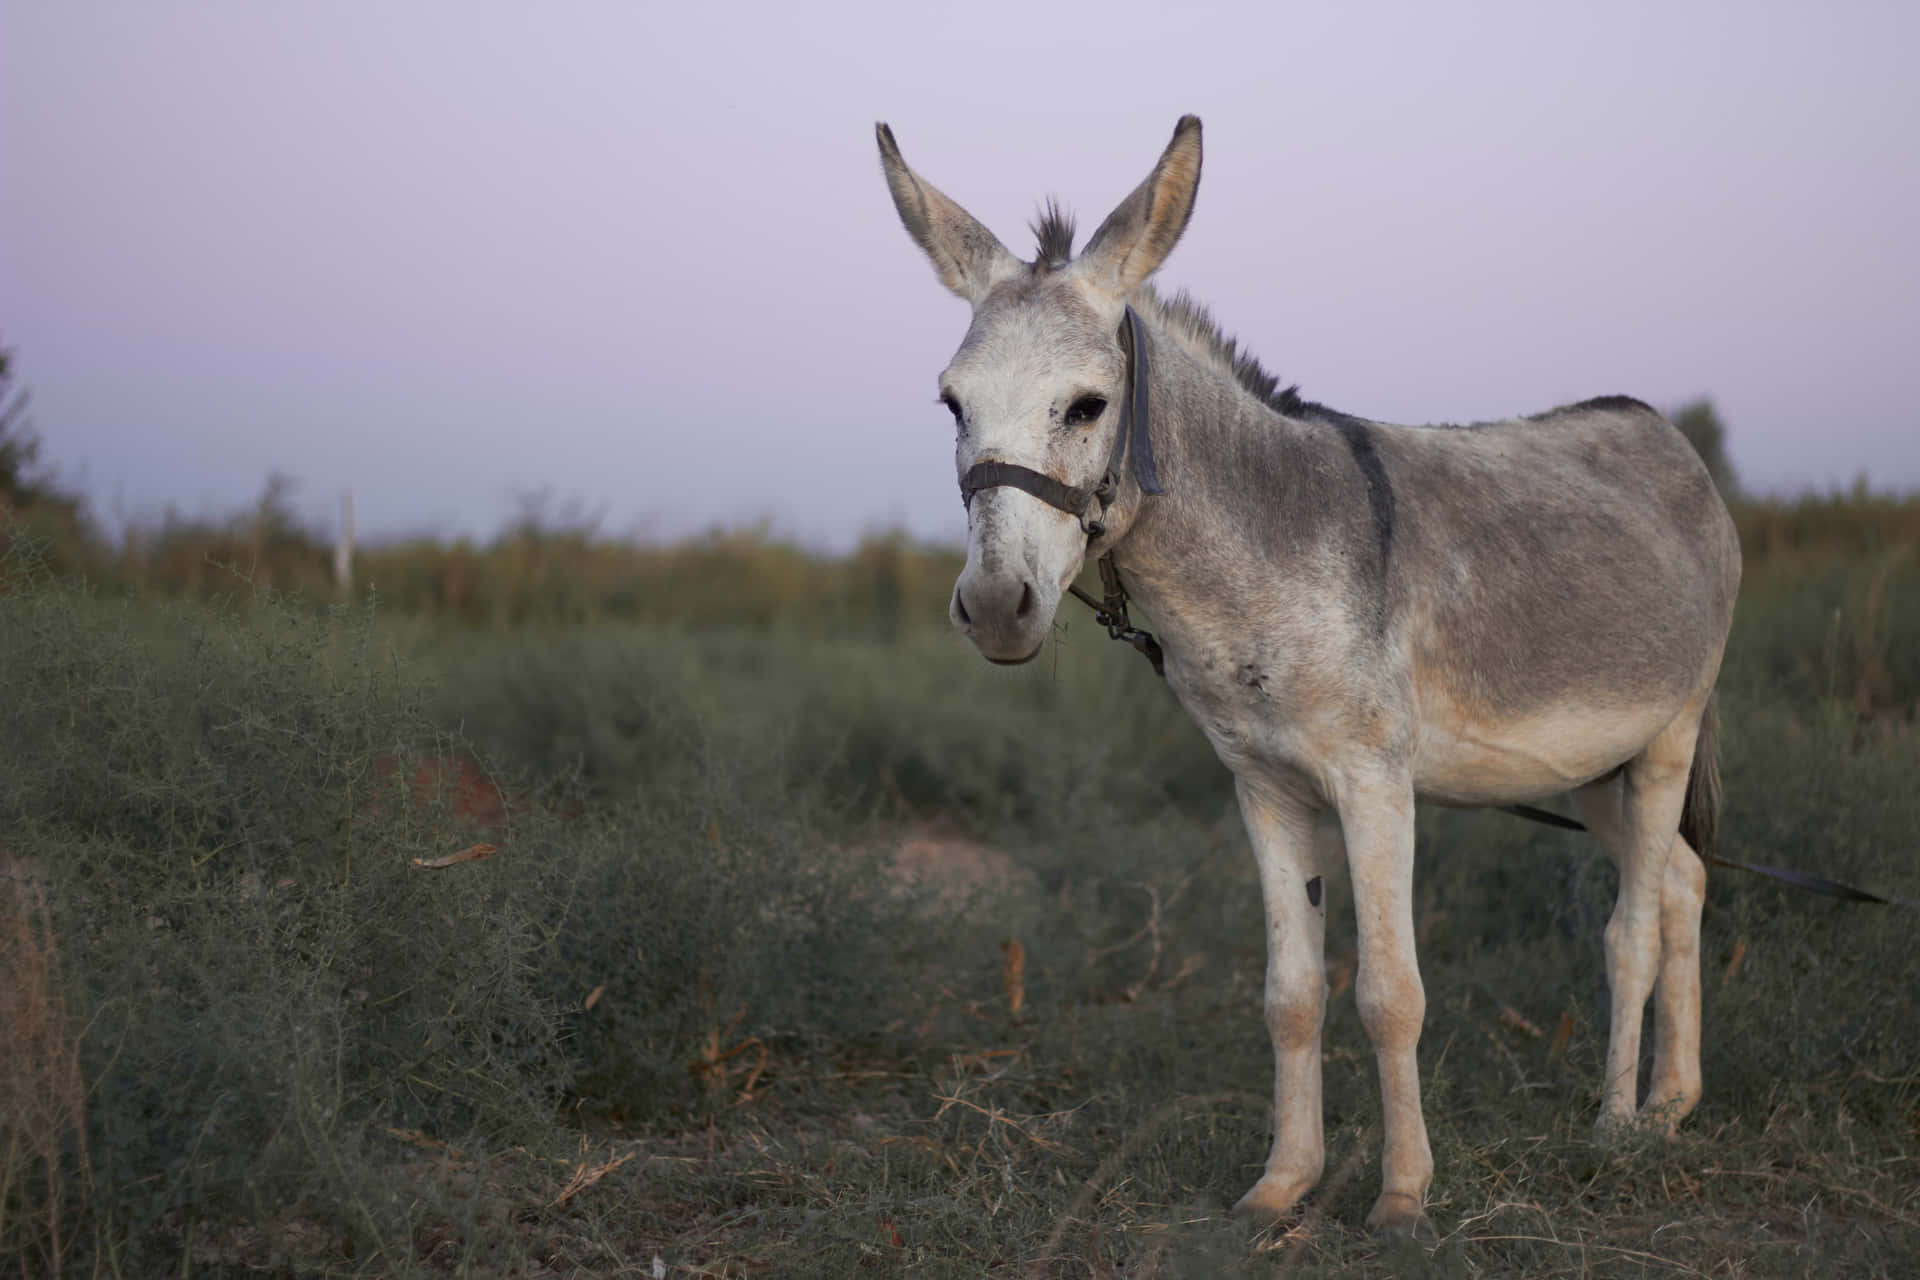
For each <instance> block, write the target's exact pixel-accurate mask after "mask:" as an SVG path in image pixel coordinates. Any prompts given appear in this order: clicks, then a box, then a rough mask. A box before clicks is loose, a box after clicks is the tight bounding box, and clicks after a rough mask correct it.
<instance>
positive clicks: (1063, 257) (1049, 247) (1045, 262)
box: [1033, 196, 1073, 271]
mask: <svg viewBox="0 0 1920 1280" xmlns="http://www.w3.org/2000/svg"><path fill="white" fill-rule="evenodd" d="M1033 234H1034V238H1035V239H1037V240H1038V241H1039V242H1040V255H1039V257H1037V258H1035V259H1034V261H1033V265H1034V267H1035V268H1036V269H1040V270H1047V271H1053V270H1057V269H1059V268H1061V267H1064V266H1066V265H1067V263H1069V262H1071V261H1073V215H1072V214H1071V213H1068V212H1067V211H1066V210H1065V209H1063V208H1061V207H1060V203H1059V202H1058V201H1057V200H1055V199H1054V198H1053V197H1052V196H1048V197H1047V203H1046V206H1045V207H1044V208H1042V209H1041V210H1040V216H1039V217H1038V218H1036V219H1035V220H1034V222H1033Z"/></svg>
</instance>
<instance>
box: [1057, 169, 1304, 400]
mask: <svg viewBox="0 0 1920 1280" xmlns="http://www.w3.org/2000/svg"><path fill="white" fill-rule="evenodd" d="M1032 228H1033V235H1034V239H1035V240H1036V241H1037V242H1038V253H1037V255H1036V256H1035V258H1034V260H1033V269H1034V271H1035V272H1047V271H1055V270H1058V269H1059V268H1061V267H1064V266H1066V265H1067V263H1069V262H1071V261H1072V260H1073V234H1074V223H1073V215H1072V214H1071V213H1069V212H1067V210H1065V209H1063V208H1062V207H1061V206H1060V203H1059V201H1057V200H1055V199H1053V198H1052V197H1051V196H1049V197H1048V198H1047V202H1046V204H1044V205H1043V206H1041V209H1040V214H1039V216H1038V217H1036V218H1035V219H1034V221H1033V223H1032ZM1134 296H1135V298H1136V299H1137V300H1138V301H1141V302H1144V303H1145V304H1146V308H1147V310H1148V312H1150V313H1151V314H1152V316H1153V318H1154V319H1156V320H1158V321H1159V322H1160V323H1161V324H1162V325H1164V326H1166V328H1167V329H1168V331H1169V332H1171V333H1172V335H1173V337H1174V338H1175V340H1177V341H1178V342H1179V343H1180V345H1181V346H1183V347H1185V348H1186V349H1187V350H1188V351H1190V352H1192V353H1193V354H1194V355H1197V356H1199V357H1201V358H1202V359H1204V360H1207V361H1209V362H1210V363H1212V364H1214V365H1215V366H1217V367H1218V368H1220V369H1222V370H1224V371H1225V372H1227V373H1230V374H1232V375H1233V378H1234V380H1235V381H1236V382H1238V383H1239V384H1240V385H1241V386H1242V387H1245V388H1246V389H1247V390H1248V391H1249V392H1251V393H1252V394H1253V395H1254V397H1255V398H1256V399H1258V400H1259V401H1260V402H1261V403H1262V404H1264V405H1266V406H1267V407H1268V408H1270V409H1273V410H1276V411H1278V412H1280V413H1284V414H1286V415H1287V416H1288V417H1291V418H1300V417H1308V416H1318V417H1336V416H1339V415H1338V414H1337V413H1336V412H1335V411H1334V410H1332V409H1329V408H1327V407H1326V406H1325V405H1322V404H1315V403H1314V402H1313V401H1311V400H1307V399H1304V398H1303V397H1302V396H1301V395H1300V386H1299V384H1298V383H1295V384H1293V385H1291V386H1284V387H1283V386H1281V385H1280V379H1279V378H1278V377H1276V376H1275V375H1273V374H1271V373H1268V372H1267V369H1266V366H1265V365H1263V364H1261V363H1260V360H1259V358H1258V357H1256V356H1255V355H1254V354H1253V352H1251V351H1242V350H1241V349H1240V342H1239V340H1238V339H1236V338H1235V337H1233V336H1232V335H1231V334H1228V333H1224V332H1222V331H1221V328H1220V325H1219V322H1218V321H1216V320H1215V319H1214V318H1213V313H1212V312H1210V311H1208V310H1207V308H1206V305H1205V304H1204V303H1202V302H1200V301H1199V300H1197V299H1196V298H1194V297H1193V295H1191V294H1189V293H1188V292H1187V291H1186V290H1185V289H1178V290H1175V291H1174V294H1173V296H1172V297H1170V298H1162V297H1161V296H1160V295H1159V294H1158V293H1156V292H1155V291H1154V289H1153V286H1152V285H1142V286H1141V287H1140V288H1139V290H1138V291H1137V292H1136V293H1135V295H1134Z"/></svg>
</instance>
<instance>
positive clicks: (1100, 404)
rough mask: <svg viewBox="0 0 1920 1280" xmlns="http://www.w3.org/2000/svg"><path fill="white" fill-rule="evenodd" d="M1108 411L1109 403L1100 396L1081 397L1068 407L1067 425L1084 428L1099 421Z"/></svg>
mask: <svg viewBox="0 0 1920 1280" xmlns="http://www.w3.org/2000/svg"><path fill="white" fill-rule="evenodd" d="M1106 410H1107V402H1106V401H1105V400H1103V399H1101V398H1100V397H1099V396H1081V397H1080V398H1079V399H1078V400H1075V401H1074V402H1073V403H1072V404H1070V405H1068V406H1067V425H1068V426H1070V427H1084V426H1086V425H1087V424H1088V423H1089V422H1095V421H1098V420H1099V417H1100V415H1101V414H1103V413H1105V412H1106Z"/></svg>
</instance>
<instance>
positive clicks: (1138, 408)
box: [960, 306, 1166, 676]
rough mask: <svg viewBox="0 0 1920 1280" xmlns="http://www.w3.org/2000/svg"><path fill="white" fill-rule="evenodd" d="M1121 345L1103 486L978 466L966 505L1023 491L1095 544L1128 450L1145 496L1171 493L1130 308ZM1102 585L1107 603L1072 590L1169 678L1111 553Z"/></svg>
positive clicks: (968, 481)
mask: <svg viewBox="0 0 1920 1280" xmlns="http://www.w3.org/2000/svg"><path fill="white" fill-rule="evenodd" d="M1120 345H1121V347H1122V348H1123V349H1125V351H1126V353H1127V392H1126V395H1125V396H1124V397H1122V399H1121V402H1120V426H1119V429H1118V430H1116V431H1115V432H1114V434H1113V450H1112V452H1111V453H1110V454H1109V455H1108V457H1107V469H1106V471H1105V472H1104V473H1103V474H1102V475H1101V477H1100V482H1099V483H1098V484H1096V485H1094V486H1093V487H1092V488H1081V487H1078V486H1075V485H1070V484H1066V483H1065V482H1063V481H1060V480H1055V479H1054V478H1053V477H1052V476H1050V475H1046V474H1044V473H1042V472H1039V471H1035V470H1034V469H1033V468H1031V467H1023V466H1020V465H1019V464H1018V463H1013V462H976V463H974V464H973V466H971V467H969V468H968V469H967V474H966V475H965V476H964V477H963V478H962V479H961V481H960V501H961V504H962V505H963V506H967V507H971V506H972V505H973V495H974V494H976V493H979V492H980V491H981V490H982V489H1002V488H1005V489H1019V490H1022V491H1024V492H1026V493H1030V494H1032V495H1033V496H1034V497H1036V498H1038V499H1040V501H1042V502H1044V503H1046V504H1047V505H1048V506H1050V507H1053V508H1054V509H1055V510H1058V511H1064V512H1066V513H1067V514H1068V515H1070V516H1072V517H1073V518H1074V519H1076V520H1078V521H1079V522H1080V528H1081V530H1082V531H1083V532H1084V533H1085V534H1086V535H1087V543H1088V545H1089V546H1091V545H1092V543H1093V540H1094V539H1095V538H1098V537H1101V536H1102V535H1104V534H1105V533H1106V531H1107V526H1106V515H1107V508H1108V507H1110V506H1112V505H1113V500H1114V499H1115V498H1116V497H1118V496H1119V493H1120V476H1121V472H1122V469H1123V468H1124V467H1125V466H1126V464H1127V454H1128V452H1129V446H1131V452H1132V454H1133V474H1134V479H1135V480H1137V481H1138V482H1139V484H1140V492H1141V493H1151V494H1161V493H1165V492H1166V490H1165V489H1163V488H1161V487H1160V472H1159V469H1158V468H1157V467H1155V466H1154V462H1153V437H1152V435H1151V433H1150V432H1149V431H1148V424H1147V376H1148V367H1147V344H1146V341H1145V338H1144V336H1143V334H1142V333H1141V326H1140V314H1139V313H1138V312H1137V311H1135V310H1134V309H1133V308H1132V307H1131V306H1129V307H1128V308H1127V314H1126V317H1125V319H1124V320H1122V321H1121V324H1120ZM1096 507H1097V508H1098V509H1097V510H1096V509H1095V508H1096ZM1100 585H1101V586H1102V587H1103V588H1104V589H1105V591H1106V597H1105V598H1104V599H1102V600H1095V599H1094V598H1093V597H1092V596H1090V595H1088V594H1087V593H1086V592H1084V591H1082V590H1081V589H1080V588H1079V587H1078V586H1069V587H1068V588H1067V590H1068V591H1070V592H1072V593H1073V595H1074V597H1075V598H1076V599H1078V600H1080V601H1081V602H1082V603H1084V604H1085V605H1087V607H1089V608H1091V609H1092V610H1093V618H1094V621H1095V622H1098V623H1099V624H1100V625H1101V626H1103V627H1105V628H1106V629H1107V634H1108V635H1109V636H1111V637H1112V638H1113V639H1115V640H1125V641H1126V642H1127V643H1128V644H1130V645H1132V646H1133V647H1134V648H1136V649H1138V650H1139V651H1140V652H1141V653H1142V654H1143V655H1144V656H1145V657H1146V659H1147V661H1149V662H1151V663H1152V664H1153V673H1154V674H1155V675H1158V676H1164V675H1166V666H1165V661H1164V655H1163V654H1162V652H1161V650H1160V643H1159V641H1157V640H1155V639H1154V638H1153V634H1152V633H1151V632H1148V631H1142V630H1140V629H1139V628H1138V627H1136V626H1134V625H1133V623H1132V622H1131V621H1130V620H1129V619H1128V617H1127V592H1126V588H1125V587H1123V586H1121V585H1120V570H1119V569H1118V568H1116V567H1115V566H1114V563H1113V553H1112V552H1111V551H1109V552H1108V553H1107V554H1105V555H1103V556H1101V557H1100Z"/></svg>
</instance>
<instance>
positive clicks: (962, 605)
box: [953, 588, 973, 627]
mask: <svg viewBox="0 0 1920 1280" xmlns="http://www.w3.org/2000/svg"><path fill="white" fill-rule="evenodd" d="M953 614H954V616H955V617H956V618H958V619H960V625H961V626H965V627H970V626H972V625H973V619H972V618H970V617H968V616H967V602H966V600H965V599H964V598H963V597H962V596H961V595H960V591H959V589H958V588H955V590H954V593H953Z"/></svg>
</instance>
